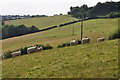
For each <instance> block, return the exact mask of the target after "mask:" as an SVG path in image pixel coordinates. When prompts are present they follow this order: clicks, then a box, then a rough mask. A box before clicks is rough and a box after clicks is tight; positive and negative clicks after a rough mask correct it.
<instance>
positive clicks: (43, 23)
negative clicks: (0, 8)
mask: <svg viewBox="0 0 120 80" xmlns="http://www.w3.org/2000/svg"><path fill="white" fill-rule="evenodd" d="M74 20H77V19H76V18H73V17H71V16H69V15H60V16H50V17H40V18H29V19H19V20H10V21H5V24H13V25H20V24H24V25H26V26H32V25H34V26H36V27H38V28H40V29H43V28H47V27H52V26H56V25H59V24H62V23H65V22H70V21H74Z"/></svg>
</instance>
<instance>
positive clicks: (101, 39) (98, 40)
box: [97, 37, 105, 42]
mask: <svg viewBox="0 0 120 80" xmlns="http://www.w3.org/2000/svg"><path fill="white" fill-rule="evenodd" d="M104 40H105V38H104V37H102V38H98V39H97V42H103V41H104Z"/></svg>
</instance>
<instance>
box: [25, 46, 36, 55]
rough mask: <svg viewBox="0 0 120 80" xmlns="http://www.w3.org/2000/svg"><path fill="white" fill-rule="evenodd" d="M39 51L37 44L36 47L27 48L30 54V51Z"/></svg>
mask: <svg viewBox="0 0 120 80" xmlns="http://www.w3.org/2000/svg"><path fill="white" fill-rule="evenodd" d="M36 51H37V46H34V47H30V48H28V49H27V53H28V54H30V53H34V52H36Z"/></svg>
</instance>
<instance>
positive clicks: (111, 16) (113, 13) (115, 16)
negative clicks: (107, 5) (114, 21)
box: [109, 12, 120, 18]
mask: <svg viewBox="0 0 120 80" xmlns="http://www.w3.org/2000/svg"><path fill="white" fill-rule="evenodd" d="M109 17H110V18H117V17H120V12H111V13H110V14H109Z"/></svg>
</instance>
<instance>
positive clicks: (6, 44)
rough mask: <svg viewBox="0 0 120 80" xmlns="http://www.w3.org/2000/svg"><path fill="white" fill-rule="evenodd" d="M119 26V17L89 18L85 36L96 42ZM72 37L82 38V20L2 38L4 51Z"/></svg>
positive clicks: (53, 42) (51, 43) (61, 40)
mask: <svg viewBox="0 0 120 80" xmlns="http://www.w3.org/2000/svg"><path fill="white" fill-rule="evenodd" d="M26 23H27V22H26ZM73 26H74V29H75V35H74V36H72V30H73ZM117 28H118V18H115V19H93V20H88V21H85V22H84V37H85V36H88V37H91V39H92V40H91V42H92V43H95V42H96V39H97V38H98V37H103V36H104V37H105V38H106V39H107V38H108V36H109V35H110V34H111V33H113V32H114V31H115V30H116V29H117ZM72 39H80V22H79V23H75V24H72V25H68V26H64V27H61V28H55V29H52V30H48V31H44V32H38V33H33V34H28V35H24V36H19V37H14V38H9V39H5V40H2V42H3V52H6V51H8V50H15V49H18V48H21V47H24V46H31V45H35V44H50V45H52V46H53V47H56V46H57V45H58V44H61V43H63V42H69V41H71V40H72Z"/></svg>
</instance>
